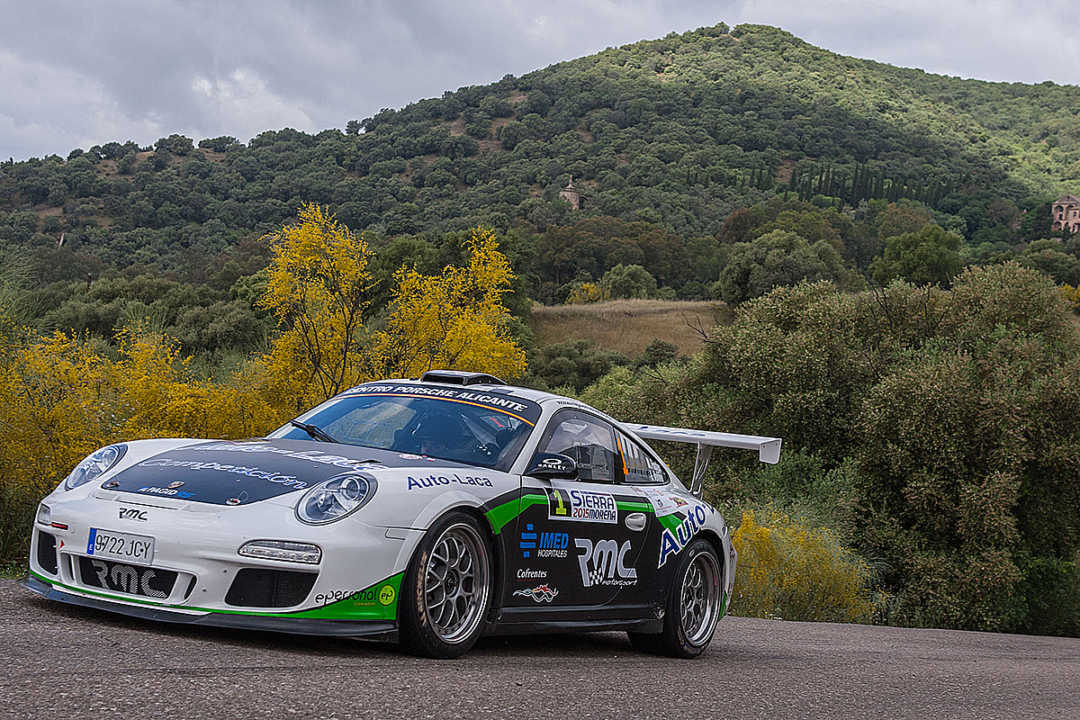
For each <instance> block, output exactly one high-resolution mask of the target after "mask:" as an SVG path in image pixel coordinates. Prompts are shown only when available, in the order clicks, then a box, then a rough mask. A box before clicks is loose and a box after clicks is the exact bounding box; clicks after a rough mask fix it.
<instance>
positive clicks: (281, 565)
mask: <svg viewBox="0 0 1080 720" xmlns="http://www.w3.org/2000/svg"><path fill="white" fill-rule="evenodd" d="M46 502H47V503H48V504H49V505H50V507H51V508H52V520H53V521H59V523H60V524H61V525H63V526H64V527H62V528H57V527H53V526H47V525H43V524H42V523H40V522H35V525H34V531H33V536H32V541H31V552H30V574H31V579H30V580H28V581H27V584H26V586H27V587H28V588H30V589H32V590H34V591H36V592H39V594H42V595H45V596H46V597H49V598H51V599H56V600H60V601H63V602H68V603H72V604H77V605H84V606H87V607H94V608H99V609H105V610H110V611H113V612H119V613H123V614H126V615H130V616H134V617H142V618H147V619H154V620H163V621H167V622H176V623H185V624H201V625H214V626H220V627H250V628H256V629H262V630H274V631H279V632H291V633H298V634H328V635H348V636H356V637H369V636H383V637H385V636H386V633H393V632H394V631H395V628H396V620H397V596H398V591H399V590H400V582H401V578H402V572H401V571H402V570H403V568H404V566H405V565H406V564H407V558H408V557H409V556H410V553H411V551H412V548H413V546H414V544H415V542H416V541H417V540H418V539H419V537H420V536H422V532H420V531H412V530H407V529H395V530H388V529H387V528H383V527H378V526H374V525H372V524H369V523H365V522H363V521H362V519H361V518H359V517H350V518H346V519H345V520H342V521H341V522H340V523H335V524H333V525H327V526H320V527H312V526H306V525H302V524H301V523H299V522H298V521H296V520H295V519H294V517H293V512H292V508H291V506H289V505H286V504H285V503H276V502H274V501H273V500H268V501H263V502H259V503H253V504H250V505H246V506H238V507H235V508H232V507H216V506H207V505H201V504H196V503H187V502H180V501H175V500H169V499H165V498H139V497H135V498H131V497H130V496H125V495H120V494H117V493H104V492H94V493H85V494H83V495H82V497H78V496H75V493H72V494H71V495H66V494H57V493H54V495H53V496H50V498H48V499H47V500H46ZM121 507H136V508H138V509H140V510H141V511H142V517H143V519H141V520H139V521H130V522H128V521H126V520H125V516H124V515H122V514H118V513H119V509H120V508H121ZM91 528H105V529H106V530H109V531H114V532H126V533H131V534H136V535H142V536H148V537H152V538H154V539H155V542H156V549H155V551H154V554H153V557H152V560H151V561H150V563H149V564H148V565H142V564H139V563H137V562H135V563H131V564H135V565H138V567H139V568H140V569H142V570H146V569H152V570H155V571H158V573H159V574H163V573H169V574H175V581H174V582H172V584H171V590H170V591H164V590H163V591H162V592H161V594H159V595H155V596H153V597H147V596H146V595H145V594H136V592H135V591H134V590H128V591H126V592H119V591H117V590H116V589H115V588H111V589H110V588H106V587H103V586H98V585H95V584H93V583H88V582H87V580H88V575H87V572H86V570H85V567H84V568H83V569H80V565H81V564H82V565H85V561H86V560H87V559H88V550H87V544H88V539H89V533H90V529H91ZM260 538H269V539H281V540H286V541H296V542H307V543H313V544H315V545H318V546H319V547H320V548H321V549H322V559H321V561H320V562H319V563H318V564H302V563H297V562H284V561H279V560H270V559H265V558H252V557H244V556H240V555H239V554H238V553H237V550H238V548H239V547H241V546H242V545H243V544H244V543H245V542H247V541H249V540H254V539H260ZM45 540H48V541H49V542H48V543H47V544H46V545H47V546H46V547H44V548H43V547H41V543H42V542H43V541H45ZM242 573H249V575H248V576H247V577H246V578H245V579H244V581H243V582H242V581H241V574H242ZM251 573H255V574H259V573H263V574H264V577H265V576H266V574H273V575H276V576H282V575H293V576H294V577H295V576H300V577H307V578H309V580H310V583H309V584H307V585H306V587H304V589H303V590H302V591H300V592H299V593H295V594H290V595H289V598H290V599H289V600H287V601H283V602H278V601H277V599H279V598H280V596H278V595H276V590H274V591H272V593H271V594H272V595H274V597H275V601H274V602H252V601H251V600H252V599H253V598H254V595H253V594H251V593H248V594H244V593H243V592H236V591H237V590H238V589H241V590H242V589H243V588H245V587H252V586H251V585H249V584H247V580H248V579H249V578H251V577H252V576H251V575H250V574H251ZM253 582H258V581H257V580H255V581H253Z"/></svg>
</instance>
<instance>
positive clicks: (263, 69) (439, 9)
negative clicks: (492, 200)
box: [0, 0, 1080, 159]
mask: <svg viewBox="0 0 1080 720" xmlns="http://www.w3.org/2000/svg"><path fill="white" fill-rule="evenodd" d="M0 17H3V18H4V24H3V25H4V31H3V32H0V158H5V159H6V158H8V157H14V158H16V159H23V158H27V157H31V156H43V155H46V154H50V153H57V154H61V155H66V154H67V153H68V151H69V150H71V149H72V148H75V147H82V148H88V147H90V146H91V145H95V144H101V143H105V142H108V141H110V140H119V141H124V140H128V139H131V140H135V141H136V142H138V143H140V144H144V145H146V144H152V143H153V141H154V140H156V139H157V138H159V137H162V136H164V135H168V134H170V133H174V132H179V133H183V134H184V135H187V136H189V137H192V138H194V139H195V140H196V141H197V140H199V139H201V138H204V137H214V136H217V135H232V136H235V137H237V138H239V139H240V140H243V141H247V140H248V139H249V138H251V137H252V136H253V135H255V134H257V133H259V132H261V131H262V130H267V129H277V128H282V127H294V128H298V129H301V130H308V131H311V130H320V129H324V128H328V127H344V125H345V123H346V122H347V121H348V120H350V119H354V118H355V119H362V118H364V117H368V116H370V115H372V114H373V113H375V112H377V111H378V110H379V109H380V108H383V107H400V106H402V105H405V104H407V103H409V102H410V101H412V100H416V99H419V98H422V97H432V96H439V95H441V94H442V92H443V91H444V90H447V89H456V88H458V87H460V86H462V85H476V84H485V83H488V82H492V81H495V80H498V79H499V78H500V77H502V76H503V75H505V74H506V73H513V74H515V75H521V74H524V73H526V72H528V71H530V70H534V69H536V68H540V67H544V66H547V65H550V64H551V63H554V62H558V61H560V60H567V59H571V58H575V57H579V56H582V55H587V54H590V53H593V52H596V51H598V50H602V49H603V48H605V47H609V46H615V45H622V44H625V43H629V42H634V41H636V40H640V39H645V38H656V37H662V36H663V35H666V34H667V33H668V32H671V31H677V32H682V31H686V30H691V29H694V28H697V27H701V26H704V25H715V24H716V23H718V22H721V21H723V22H726V23H728V24H729V25H731V26H734V25H736V24H739V23H744V22H752V23H763V24H768V25H778V26H780V27H783V28H784V29H785V30H788V31H790V32H792V33H794V34H795V35H798V36H799V37H801V38H803V39H805V40H807V41H809V42H811V43H813V44H815V45H819V46H821V47H825V48H828V49H830V50H833V51H835V52H838V53H842V54H845V55H855V56H858V57H866V58H873V59H875V60H880V61H883V62H888V63H893V64H896V65H903V66H908V67H920V68H923V69H924V70H927V71H930V72H939V73H944V74H948V75H960V76H963V77H976V78H982V79H987V80H1004V81H1021V82H1041V81H1043V80H1053V81H1055V82H1057V83H1062V84H1065V83H1067V84H1074V85H1076V84H1080V40H1078V39H1077V38H1078V37H1080V33H1078V32H1077V30H1078V27H1077V18H1078V16H1077V11H1076V5H1075V4H1074V2H1073V1H1071V0H1042V1H1041V2H1007V1H1005V0H889V2H885V1H884V0H821V1H818V2H814V1H813V0H811V1H809V2H808V1H807V0H745V1H741V2H740V1H738V0H713V1H711V2H710V1H708V0H705V1H700V0H681V1H676V0H640V1H637V0H634V1H629V0H627V1H623V0H545V1H544V2H536V1H535V0H533V1H532V2H529V1H527V0H521V1H517V0H487V1H486V2H484V1H482V0H441V1H440V0H429V1H427V2H423V1H421V0H396V1H394V0H387V1H385V2H384V1H380V0H366V1H365V0H354V1H351V2H349V1H346V0H321V1H320V0H312V1H311V2H306V3H305V2H299V1H292V0H253V1H250V2H246V1H236V2H228V1H227V0H221V1H220V2H214V1H212V0H186V1H185V0H96V1H95V2H76V1H74V0H72V1H71V2H53V1H51V0H0Z"/></svg>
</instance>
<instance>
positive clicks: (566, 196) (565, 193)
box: [559, 175, 1080, 210]
mask: <svg viewBox="0 0 1080 720" xmlns="http://www.w3.org/2000/svg"><path fill="white" fill-rule="evenodd" d="M559 197H561V198H562V199H563V200H565V201H566V202H568V203H570V207H572V208H574V209H575V210H580V209H581V204H582V203H583V202H584V201H585V193H583V192H581V189H580V188H577V187H574V176H573V175H571V176H570V182H568V183H566V187H564V188H563V189H562V190H560V191H559ZM1077 202H1080V200H1078V201H1077Z"/></svg>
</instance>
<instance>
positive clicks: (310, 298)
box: [259, 204, 372, 404]
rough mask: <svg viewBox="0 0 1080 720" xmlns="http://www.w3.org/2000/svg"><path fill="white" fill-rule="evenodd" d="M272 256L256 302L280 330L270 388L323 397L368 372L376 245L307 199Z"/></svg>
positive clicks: (300, 399)
mask: <svg viewBox="0 0 1080 720" xmlns="http://www.w3.org/2000/svg"><path fill="white" fill-rule="evenodd" d="M269 239H270V243H271V251H272V258H271V261H270V267H269V269H268V272H267V285H266V293H265V294H264V295H263V297H262V299H261V300H260V302H259V306H260V307H262V308H265V309H267V310H269V311H271V312H272V313H273V315H274V317H275V318H277V321H278V324H279V326H280V328H281V330H282V332H281V335H280V336H279V337H278V338H277V339H276V340H275V341H274V343H273V347H272V348H271V350H270V353H269V354H268V355H267V356H266V357H265V358H264V362H265V366H266V372H267V375H268V380H269V382H270V384H271V386H272V390H271V392H272V393H273V395H275V396H276V397H277V398H278V399H279V401H282V400H284V401H286V402H287V397H288V395H290V394H293V395H294V397H295V398H296V400H295V402H296V403H297V404H304V403H305V402H307V403H311V402H318V401H321V400H325V399H326V398H328V397H330V396H332V395H334V394H336V393H338V392H340V391H341V390H342V389H344V388H346V387H348V386H350V385H354V384H358V383H359V382H361V381H362V380H364V379H367V378H368V377H370V374H371V358H370V356H369V354H368V351H367V345H366V344H364V343H362V342H361V341H362V340H363V339H365V337H366V335H367V328H366V326H365V325H364V311H365V310H366V309H367V307H368V304H369V301H370V293H371V289H372V278H371V273H370V272H369V271H368V264H369V262H370V260H371V256H372V253H371V250H370V249H369V248H368V245H367V242H366V241H365V240H364V238H363V237H362V236H359V235H356V234H355V233H353V232H352V231H350V230H349V228H348V227H346V226H345V225H342V224H341V223H339V222H338V221H337V220H336V219H335V218H334V216H333V215H332V214H331V213H330V212H329V211H328V210H326V209H325V208H323V207H321V206H319V205H314V204H308V205H304V206H303V207H302V208H301V209H300V214H299V223H297V224H295V225H288V226H286V227H284V228H282V229H281V230H279V231H278V232H277V233H275V234H273V235H271V236H270V238H269Z"/></svg>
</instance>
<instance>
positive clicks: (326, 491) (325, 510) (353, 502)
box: [296, 472, 379, 525]
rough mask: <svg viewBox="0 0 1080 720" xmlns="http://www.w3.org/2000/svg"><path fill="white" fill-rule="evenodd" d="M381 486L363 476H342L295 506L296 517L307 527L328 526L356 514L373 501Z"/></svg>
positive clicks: (302, 499) (373, 479)
mask: <svg viewBox="0 0 1080 720" xmlns="http://www.w3.org/2000/svg"><path fill="white" fill-rule="evenodd" d="M378 486H379V484H378V482H376V480H375V478H373V477H372V476H370V475H367V474H364V473H355V472H351V473H342V474H341V475H335V476H334V477H332V478H330V479H329V480H327V481H326V482H323V483H320V484H318V485H316V486H315V487H313V488H311V489H310V490H308V491H307V492H306V493H304V496H303V497H302V498H300V502H299V503H297V505H296V517H297V518H299V519H300V521H301V522H305V523H307V524H308V525H325V524H326V523H330V522H334V521H335V520H340V519H341V518H343V517H345V516H346V515H348V514H350V513H354V512H356V511H357V510H359V509H360V508H362V507H363V506H364V505H366V504H367V502H368V500H371V498H372V496H373V495H374V494H375V490H376V488H377V487H378Z"/></svg>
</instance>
